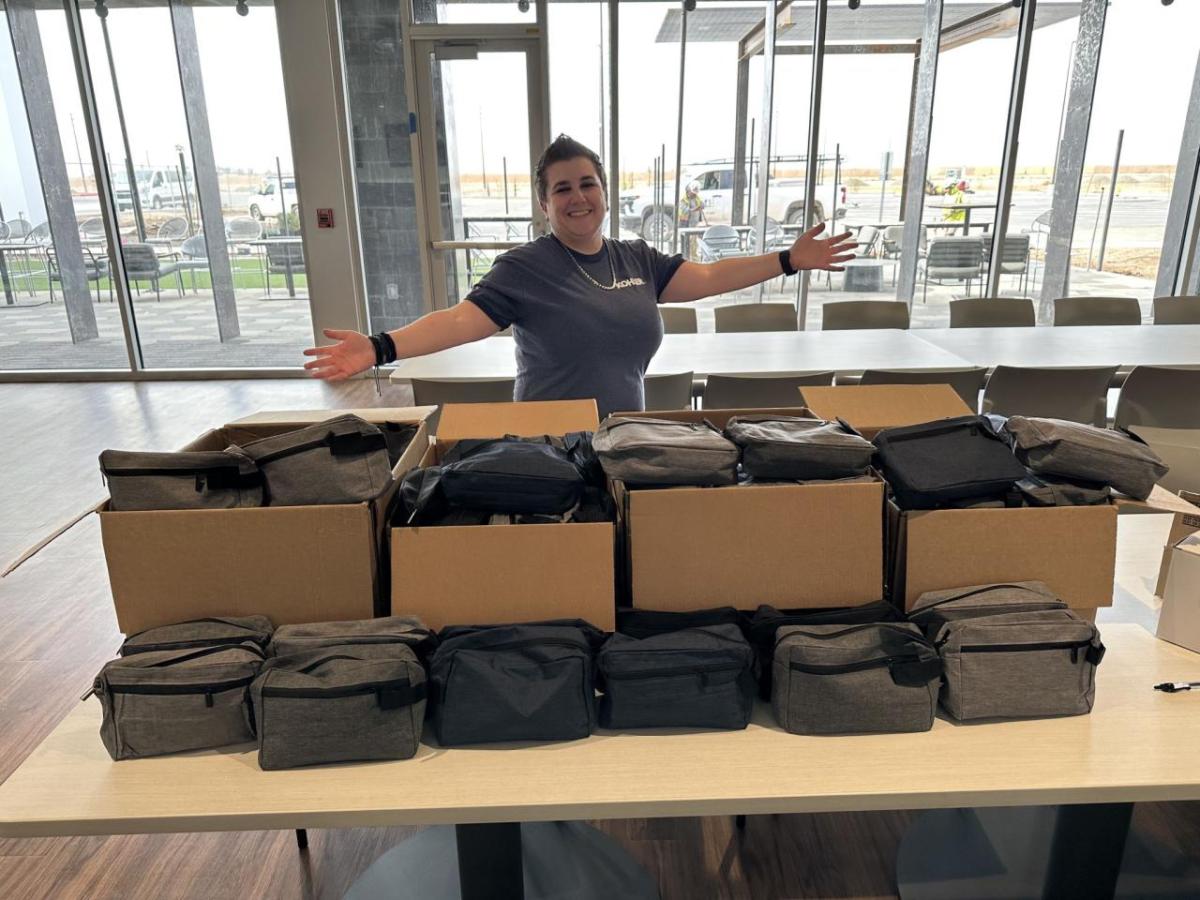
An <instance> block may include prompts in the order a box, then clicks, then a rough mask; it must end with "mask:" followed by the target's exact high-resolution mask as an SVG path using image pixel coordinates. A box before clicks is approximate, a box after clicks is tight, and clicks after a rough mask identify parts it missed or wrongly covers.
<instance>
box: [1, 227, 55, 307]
mask: <svg viewBox="0 0 1200 900" xmlns="http://www.w3.org/2000/svg"><path fill="white" fill-rule="evenodd" d="M15 222H16V224H15V225H14V224H13V223H6V224H9V226H10V228H15V230H16V231H17V232H20V235H19V236H18V235H17V234H15V233H14V234H12V235H11V237H10V240H11V241H12V242H13V243H19V244H21V247H20V248H19V249H14V250H10V251H9V253H15V254H17V255H18V256H19V258H20V264H19V265H12V264H10V265H9V275H10V276H11V278H12V283H13V286H14V287H15V288H18V289H19V285H20V282H21V281H24V282H25V290H26V291H27V292H28V294H29V296H30V297H32V296H33V293H34V290H33V288H34V283H35V279H36V278H37V277H38V276H39V275H42V274H46V275H47V277H49V272H50V262H49V260H48V259H46V248H48V247H49V246H50V223H49V222H41V223H39V224H37V225H34V226H30V224H29V223H28V222H27V221H25V220H24V219H18V220H15ZM11 258H12V257H10V259H11ZM13 261H14V262H15V261H16V260H13ZM50 299H51V301H52V302H53V300H54V298H53V297H51V298H50Z"/></svg>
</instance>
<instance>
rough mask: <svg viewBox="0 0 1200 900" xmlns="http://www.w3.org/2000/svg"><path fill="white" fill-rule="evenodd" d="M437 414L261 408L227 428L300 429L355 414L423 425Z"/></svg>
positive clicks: (407, 409)
mask: <svg viewBox="0 0 1200 900" xmlns="http://www.w3.org/2000/svg"><path fill="white" fill-rule="evenodd" d="M435 412H437V407H436V406H390V407H388V406H380V407H369V408H366V409H263V410H259V411H258V412H256V413H251V414H250V415H248V416H243V417H242V418H240V419H237V420H235V421H233V422H230V423H229V424H228V425H226V427H227V428H231V427H233V426H235V425H246V426H255V425H294V426H295V427H297V428H302V427H304V426H305V425H311V424H313V423H314V422H324V421H325V420H326V419H332V418H334V417H335V416H346V415H355V416H358V417H359V418H360V419H363V420H364V421H367V422H374V423H379V422H412V423H414V424H415V423H417V422H424V421H425V420H426V419H428V418H429V417H430V416H431V415H433V414H434V413H435Z"/></svg>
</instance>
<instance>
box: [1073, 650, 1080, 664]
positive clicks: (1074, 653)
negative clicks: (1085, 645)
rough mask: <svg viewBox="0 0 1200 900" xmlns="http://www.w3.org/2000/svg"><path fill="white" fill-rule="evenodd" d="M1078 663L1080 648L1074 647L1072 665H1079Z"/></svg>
mask: <svg viewBox="0 0 1200 900" xmlns="http://www.w3.org/2000/svg"><path fill="white" fill-rule="evenodd" d="M1077 662H1079V648H1078V647H1072V648H1071V665H1075V663H1077Z"/></svg>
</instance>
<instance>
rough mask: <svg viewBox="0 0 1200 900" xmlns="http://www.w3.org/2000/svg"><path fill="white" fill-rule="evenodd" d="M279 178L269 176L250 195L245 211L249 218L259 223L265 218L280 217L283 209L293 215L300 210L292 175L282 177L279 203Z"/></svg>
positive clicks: (294, 179) (294, 180)
mask: <svg viewBox="0 0 1200 900" xmlns="http://www.w3.org/2000/svg"><path fill="white" fill-rule="evenodd" d="M280 193H281V191H280V187H279V176H277V175H270V176H268V177H267V179H266V180H265V181H264V182H263V183H262V184H261V185H259V188H258V190H257V191H255V192H254V193H253V194H251V195H250V202H249V204H248V205H247V211H248V212H249V213H250V217H251V218H254V219H258V220H259V221H260V222H261V221H262V220H263V219H265V218H267V217H274V216H279V215H282V213H283V210H284V208H286V209H287V211H288V212H289V213H294V212H296V210H298V209H299V208H300V201H299V199H298V198H297V196H296V178H295V176H294V175H284V176H283V190H282V194H283V202H282V203H280V200H279V195H280Z"/></svg>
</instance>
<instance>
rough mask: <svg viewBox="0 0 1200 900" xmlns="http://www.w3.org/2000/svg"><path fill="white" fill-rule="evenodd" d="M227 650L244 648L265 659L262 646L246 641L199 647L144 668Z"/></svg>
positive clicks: (169, 664) (171, 663)
mask: <svg viewBox="0 0 1200 900" xmlns="http://www.w3.org/2000/svg"><path fill="white" fill-rule="evenodd" d="M228 650H245V651H247V652H250V653H254V654H256V655H257V656H258V658H259V659H266V654H265V653H263V651H262V648H261V647H259V646H258V644H255V643H252V642H251V641H246V642H245V643H242V644H224V645H222V646H220V647H201V648H200V649H199V650H195V651H193V652H191V653H187V654H184V655H183V656H176V657H173V658H172V659H160V660H159V661H158V662H156V663H151V664H150V665H148V666H145V668H147V669H157V668H160V667H162V666H173V665H175V663H181V662H190V661H192V660H193V659H200V658H201V657H204V656H212V655H213V654H214V653H224V652H226V651H228ZM138 655H141V654H138Z"/></svg>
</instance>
